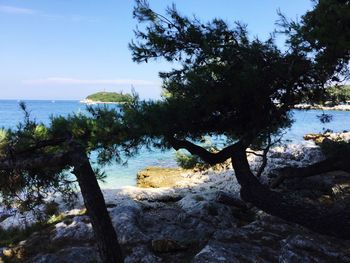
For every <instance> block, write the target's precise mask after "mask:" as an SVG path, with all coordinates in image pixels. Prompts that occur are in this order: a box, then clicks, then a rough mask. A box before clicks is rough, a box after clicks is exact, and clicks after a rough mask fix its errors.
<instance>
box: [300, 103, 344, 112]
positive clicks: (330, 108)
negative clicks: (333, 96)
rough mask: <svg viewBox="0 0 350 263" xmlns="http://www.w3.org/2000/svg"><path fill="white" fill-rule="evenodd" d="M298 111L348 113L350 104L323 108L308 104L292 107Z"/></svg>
mask: <svg viewBox="0 0 350 263" xmlns="http://www.w3.org/2000/svg"><path fill="white" fill-rule="evenodd" d="M294 108H295V109H298V110H310V109H312V110H337V111H350V104H344V105H335V106H323V105H310V104H297V105H295V106H294Z"/></svg>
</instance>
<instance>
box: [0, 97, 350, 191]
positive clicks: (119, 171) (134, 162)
mask: <svg viewBox="0 0 350 263" xmlns="http://www.w3.org/2000/svg"><path fill="white" fill-rule="evenodd" d="M26 104H27V106H28V109H29V110H30V112H31V116H32V117H33V118H35V119H36V120H37V121H38V122H43V123H48V122H49V120H50V116H58V115H63V116H65V115H67V114H69V113H72V112H84V111H85V105H84V104H81V103H79V102H78V101H34V100H31V101H26ZM293 113H294V119H295V122H294V124H293V126H292V127H291V129H290V130H288V132H287V134H286V135H285V139H289V140H292V141H293V142H302V140H303V135H304V134H306V133H310V132H320V131H322V130H323V129H332V130H333V131H336V132H340V131H344V130H350V112H349V111H348V112H346V111H325V113H327V114H332V115H333V121H332V122H330V123H328V124H322V123H321V122H320V121H319V120H318V119H317V115H320V114H321V113H322V111H319V110H309V111H301V110H296V111H294V112H293ZM22 119H23V113H22V112H21V111H20V109H19V106H18V101H16V100H0V127H5V128H10V127H11V128H14V127H16V124H17V123H18V122H19V121H21V120H22ZM151 165H161V166H175V165H176V163H175V161H174V151H166V152H161V151H159V150H154V151H147V150H143V151H141V153H140V154H139V155H137V156H135V157H133V158H132V159H130V160H129V162H128V165H127V166H120V165H111V166H108V167H104V170H105V172H106V174H107V180H106V183H101V187H103V188H118V187H121V186H126V185H135V183H136V173H137V171H139V170H141V169H142V168H144V167H146V166H151Z"/></svg>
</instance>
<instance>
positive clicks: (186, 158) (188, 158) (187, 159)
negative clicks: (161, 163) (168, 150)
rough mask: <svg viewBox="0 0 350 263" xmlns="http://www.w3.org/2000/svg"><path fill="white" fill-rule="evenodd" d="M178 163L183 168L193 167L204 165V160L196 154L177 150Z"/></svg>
mask: <svg viewBox="0 0 350 263" xmlns="http://www.w3.org/2000/svg"><path fill="white" fill-rule="evenodd" d="M175 160H176V163H177V164H178V165H179V166H180V167H181V168H183V169H193V168H195V167H198V166H202V165H204V163H203V161H202V160H201V159H200V158H199V157H198V156H196V155H192V154H188V153H184V152H183V151H177V152H176V154H175Z"/></svg>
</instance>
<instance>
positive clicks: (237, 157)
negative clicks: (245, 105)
mask: <svg viewBox="0 0 350 263" xmlns="http://www.w3.org/2000/svg"><path fill="white" fill-rule="evenodd" d="M232 165H233V168H234V170H235V175H236V178H237V180H238V183H239V184H240V185H241V192H240V193H241V198H242V199H243V200H244V201H246V202H250V203H252V204H253V205H255V206H256V207H258V208H259V209H261V210H263V211H265V212H266V213H269V214H271V215H274V216H278V217H280V218H282V219H285V220H286V221H290V222H294V223H297V224H300V225H302V226H305V227H307V228H309V229H311V230H314V231H316V232H319V233H322V234H327V235H332V236H336V237H340V238H345V239H349V238H350V210H349V209H345V210H342V209H340V208H337V207H333V208H331V209H330V208H329V207H327V208H321V207H317V206H314V205H310V204H307V203H304V202H300V201H296V200H293V199H290V198H288V197H286V196H284V195H282V194H281V193H278V192H275V191H272V190H270V189H269V188H268V187H266V186H265V185H262V184H261V183H260V182H259V180H258V179H257V178H256V177H255V176H254V174H253V173H252V172H251V170H250V167H249V163H248V160H247V156H246V152H245V149H241V150H239V151H235V152H233V154H232Z"/></svg>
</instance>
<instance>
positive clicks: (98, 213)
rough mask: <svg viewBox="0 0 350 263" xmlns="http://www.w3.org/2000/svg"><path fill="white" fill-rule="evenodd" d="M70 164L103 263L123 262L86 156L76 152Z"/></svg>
mask: <svg viewBox="0 0 350 263" xmlns="http://www.w3.org/2000/svg"><path fill="white" fill-rule="evenodd" d="M72 163H73V165H74V171H73V173H74V174H75V175H76V177H77V179H78V183H79V186H80V189H81V194H82V196H83V199H84V204H85V207H86V209H87V212H88V214H89V217H90V220H91V224H92V227H93V230H94V233H95V238H96V241H97V245H98V249H99V254H100V257H101V259H102V261H103V262H104V263H122V262H124V261H123V256H122V250H121V247H120V246H119V243H118V238H117V234H116V232H115V229H114V227H113V225H112V221H111V219H110V217H109V214H108V211H107V208H106V204H105V200H104V197H103V194H102V192H101V189H100V187H99V185H98V182H97V179H96V176H95V173H94V171H93V170H92V168H91V165H90V161H89V158H88V156H87V155H86V153H85V152H84V151H80V152H77V153H76V154H74V155H73V156H72Z"/></svg>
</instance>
